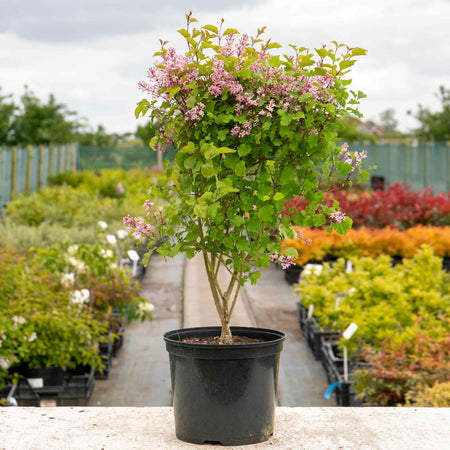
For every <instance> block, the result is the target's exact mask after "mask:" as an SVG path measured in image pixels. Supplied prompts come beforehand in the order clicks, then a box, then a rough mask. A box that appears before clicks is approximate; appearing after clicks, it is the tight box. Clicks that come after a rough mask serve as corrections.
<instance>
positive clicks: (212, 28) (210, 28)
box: [202, 25, 219, 34]
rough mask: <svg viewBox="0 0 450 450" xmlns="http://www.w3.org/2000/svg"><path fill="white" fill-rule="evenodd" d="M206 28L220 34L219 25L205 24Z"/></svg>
mask: <svg viewBox="0 0 450 450" xmlns="http://www.w3.org/2000/svg"><path fill="white" fill-rule="evenodd" d="M202 28H204V29H205V30H208V31H211V33H215V34H218V33H219V30H218V29H217V27H216V26H215V25H205V26H204V27H202Z"/></svg>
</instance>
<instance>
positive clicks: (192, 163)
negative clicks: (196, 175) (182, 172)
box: [184, 155, 197, 170]
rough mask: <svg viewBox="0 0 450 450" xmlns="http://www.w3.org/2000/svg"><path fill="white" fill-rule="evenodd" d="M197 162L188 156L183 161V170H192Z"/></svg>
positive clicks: (194, 158) (192, 156) (194, 157)
mask: <svg viewBox="0 0 450 450" xmlns="http://www.w3.org/2000/svg"><path fill="white" fill-rule="evenodd" d="M196 162H197V157H196V156H194V155H191V156H188V157H187V158H186V159H185V160H184V168H185V169H188V170H189V169H193V168H194V166H195V163H196Z"/></svg>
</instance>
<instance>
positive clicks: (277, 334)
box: [163, 326, 286, 351]
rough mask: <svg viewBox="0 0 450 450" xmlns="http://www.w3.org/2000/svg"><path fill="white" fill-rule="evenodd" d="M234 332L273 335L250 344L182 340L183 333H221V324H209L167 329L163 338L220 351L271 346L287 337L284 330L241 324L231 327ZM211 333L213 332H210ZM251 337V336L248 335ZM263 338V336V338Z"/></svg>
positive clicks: (172, 342)
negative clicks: (205, 342)
mask: <svg viewBox="0 0 450 450" xmlns="http://www.w3.org/2000/svg"><path fill="white" fill-rule="evenodd" d="M230 329H231V332H232V334H238V335H239V334H240V335H244V336H245V333H246V332H251V333H255V334H256V333H261V334H266V335H267V337H273V338H272V339H270V340H267V341H264V342H253V343H249V344H223V345H218V344H202V343H193V342H181V340H180V338H181V335H184V336H183V337H187V336H195V333H196V332H200V333H201V335H202V336H207V335H211V334H212V335H214V334H215V335H217V334H220V330H221V327H220V326H207V327H194V328H180V329H175V330H171V331H167V332H166V333H164V336H163V339H164V341H165V342H166V343H169V344H172V345H177V346H180V347H185V348H204V349H205V350H206V349H217V350H218V351H220V349H223V350H230V349H234V348H242V349H244V348H245V349H250V348H256V347H257V348H261V347H266V346H271V345H274V344H278V343H281V342H283V341H284V340H285V339H286V334H285V333H284V332H282V331H278V330H273V329H270V328H259V327H240V326H231V327H230ZM210 333H211V334H210ZM171 335H175V336H177V335H178V336H179V339H173V338H172V336H171ZM247 337H251V336H247ZM261 339H262V338H261Z"/></svg>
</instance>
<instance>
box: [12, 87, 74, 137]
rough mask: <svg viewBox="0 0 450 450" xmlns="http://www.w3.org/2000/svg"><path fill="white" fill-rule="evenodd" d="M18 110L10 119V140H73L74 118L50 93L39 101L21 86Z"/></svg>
mask: <svg viewBox="0 0 450 450" xmlns="http://www.w3.org/2000/svg"><path fill="white" fill-rule="evenodd" d="M20 100H21V109H20V113H19V114H18V115H17V116H16V118H15V121H14V141H15V143H17V144H24V145H26V144H32V145H39V144H49V143H55V144H64V143H68V142H74V141H75V136H76V130H77V128H78V122H77V120H76V119H73V117H74V116H75V115H76V113H74V112H72V111H69V110H68V109H67V108H66V106H65V105H63V104H61V103H57V102H56V100H55V97H54V96H53V94H50V96H49V99H48V102H47V103H46V104H45V103H42V102H41V101H40V100H39V98H37V97H36V96H35V95H34V93H33V92H32V91H30V90H29V89H28V87H27V86H25V93H24V94H23V96H22V97H21V99H20Z"/></svg>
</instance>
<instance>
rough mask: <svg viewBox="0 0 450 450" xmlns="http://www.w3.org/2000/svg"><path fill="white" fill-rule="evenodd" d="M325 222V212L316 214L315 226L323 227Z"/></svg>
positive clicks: (314, 218)
mask: <svg viewBox="0 0 450 450" xmlns="http://www.w3.org/2000/svg"><path fill="white" fill-rule="evenodd" d="M325 222H326V219H325V216H324V215H323V214H316V215H315V216H314V217H313V224H314V226H315V227H321V226H322V225H323V224H324V223H325Z"/></svg>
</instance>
